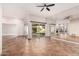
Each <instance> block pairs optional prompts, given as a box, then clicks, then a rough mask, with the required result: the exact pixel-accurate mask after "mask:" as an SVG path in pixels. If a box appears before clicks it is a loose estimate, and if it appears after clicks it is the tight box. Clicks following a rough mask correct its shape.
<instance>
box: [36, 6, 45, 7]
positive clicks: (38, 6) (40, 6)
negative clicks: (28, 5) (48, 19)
mask: <svg viewBox="0 0 79 59" xmlns="http://www.w3.org/2000/svg"><path fill="white" fill-rule="evenodd" d="M36 7H44V6H36Z"/></svg>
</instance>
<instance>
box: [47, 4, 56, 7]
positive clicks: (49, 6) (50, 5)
mask: <svg viewBox="0 0 79 59" xmlns="http://www.w3.org/2000/svg"><path fill="white" fill-rule="evenodd" d="M54 5H55V4H50V5H47V7H51V6H54Z"/></svg>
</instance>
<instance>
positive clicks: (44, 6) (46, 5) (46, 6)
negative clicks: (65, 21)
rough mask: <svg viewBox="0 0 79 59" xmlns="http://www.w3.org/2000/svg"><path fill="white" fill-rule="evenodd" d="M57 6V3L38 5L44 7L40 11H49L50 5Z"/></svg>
mask: <svg viewBox="0 0 79 59" xmlns="http://www.w3.org/2000/svg"><path fill="white" fill-rule="evenodd" d="M52 6H55V4H46V3H45V4H43V5H40V6H37V7H42V9H41V10H40V11H43V10H44V9H46V10H47V11H50V9H49V7H52Z"/></svg>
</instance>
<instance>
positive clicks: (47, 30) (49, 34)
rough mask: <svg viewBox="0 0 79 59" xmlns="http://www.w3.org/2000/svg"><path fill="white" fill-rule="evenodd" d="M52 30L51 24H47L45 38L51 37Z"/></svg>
mask: <svg viewBox="0 0 79 59" xmlns="http://www.w3.org/2000/svg"><path fill="white" fill-rule="evenodd" d="M50 32H51V29H50V25H49V24H45V36H46V37H50V36H51V33H50Z"/></svg>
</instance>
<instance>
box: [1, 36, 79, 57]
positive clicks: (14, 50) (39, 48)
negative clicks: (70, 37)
mask: <svg viewBox="0 0 79 59" xmlns="http://www.w3.org/2000/svg"><path fill="white" fill-rule="evenodd" d="M2 43H3V44H2V45H3V46H2V47H3V48H2V55H5V56H9V55H10V56H16V55H17V56H22V55H23V56H66V55H67V56H75V55H78V56H79V44H74V43H68V42H66V41H61V40H59V39H55V38H52V39H49V38H45V37H41V38H33V39H32V40H28V39H26V38H25V37H15V38H12V37H11V36H6V37H3V41H2Z"/></svg>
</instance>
